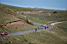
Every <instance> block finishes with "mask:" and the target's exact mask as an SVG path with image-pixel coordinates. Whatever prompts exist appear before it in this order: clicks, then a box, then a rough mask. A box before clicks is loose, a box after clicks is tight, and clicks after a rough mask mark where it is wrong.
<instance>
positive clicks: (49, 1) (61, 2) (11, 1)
mask: <svg viewBox="0 0 67 44" xmlns="http://www.w3.org/2000/svg"><path fill="white" fill-rule="evenodd" d="M0 3H3V4H8V5H13V6H18V7H31V8H45V9H57V10H67V0H0Z"/></svg>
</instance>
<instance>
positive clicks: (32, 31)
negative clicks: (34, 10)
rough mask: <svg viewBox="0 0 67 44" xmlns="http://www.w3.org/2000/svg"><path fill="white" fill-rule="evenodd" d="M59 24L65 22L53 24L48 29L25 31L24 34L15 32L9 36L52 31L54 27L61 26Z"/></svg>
mask: <svg viewBox="0 0 67 44" xmlns="http://www.w3.org/2000/svg"><path fill="white" fill-rule="evenodd" d="M59 23H63V22H54V23H51V24H49V25H47V26H48V28H47V29H37V30H35V29H33V30H29V31H24V32H15V33H10V34H9V35H8V36H17V35H25V34H29V33H34V32H41V31H45V30H47V31H50V30H51V29H52V28H53V26H54V25H56V24H59ZM35 24H36V23H35ZM38 25H39V24H38ZM38 25H37V26H38Z"/></svg>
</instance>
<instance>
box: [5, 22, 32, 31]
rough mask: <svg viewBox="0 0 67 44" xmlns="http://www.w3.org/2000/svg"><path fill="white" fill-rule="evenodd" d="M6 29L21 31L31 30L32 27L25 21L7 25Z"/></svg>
mask: <svg viewBox="0 0 67 44" xmlns="http://www.w3.org/2000/svg"><path fill="white" fill-rule="evenodd" d="M6 27H7V28H8V29H16V30H21V29H27V28H30V27H31V25H29V24H27V23H26V22H25V21H17V22H13V23H9V24H7V25H6Z"/></svg>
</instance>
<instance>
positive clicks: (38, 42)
mask: <svg viewBox="0 0 67 44" xmlns="http://www.w3.org/2000/svg"><path fill="white" fill-rule="evenodd" d="M17 11H32V9H30V8H19V7H13V6H8V5H4V4H0V32H9V33H11V32H19V31H22V32H23V31H27V30H31V29H32V28H33V26H32V25H30V24H28V23H27V22H26V21H25V18H24V16H26V17H27V18H29V19H30V20H32V21H33V22H38V23H42V24H48V22H49V21H67V11H62V12H57V13H53V12H49V11H48V12H47V13H45V12H43V13H41V14H36V15H35V14H17V13H16V12H17ZM34 11H35V10H34ZM44 11H45V10H44ZM46 11H47V10H46ZM48 13H50V14H51V15H49V14H48ZM14 21H17V22H14ZM10 22H12V23H10ZM5 25H6V26H5ZM0 44H67V22H63V23H61V24H57V25H55V26H54V28H52V31H51V32H49V31H48V30H46V31H42V32H35V33H30V34H26V35H23V36H5V37H2V36H0Z"/></svg>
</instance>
